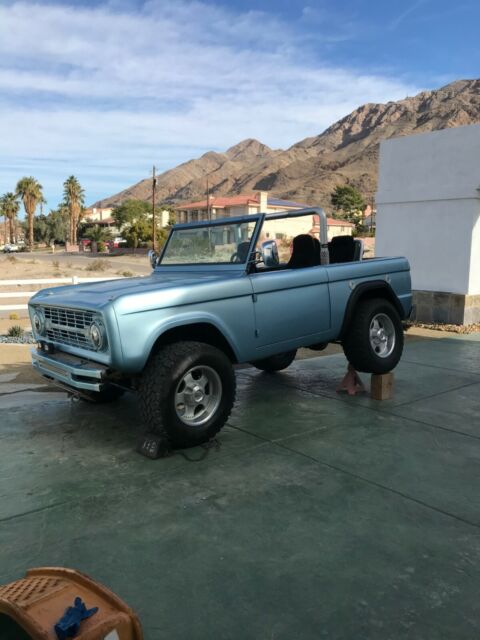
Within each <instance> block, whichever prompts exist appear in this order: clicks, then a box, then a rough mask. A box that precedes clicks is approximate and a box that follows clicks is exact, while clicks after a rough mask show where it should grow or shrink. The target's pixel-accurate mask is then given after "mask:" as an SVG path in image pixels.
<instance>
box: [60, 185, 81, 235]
mask: <svg viewBox="0 0 480 640" xmlns="http://www.w3.org/2000/svg"><path fill="white" fill-rule="evenodd" d="M63 198H64V203H65V206H66V207H67V208H68V212H69V216H70V233H69V240H70V242H71V243H72V244H76V242H77V230H78V223H79V222H80V218H81V212H82V207H83V203H84V200H85V191H84V190H83V189H82V187H81V185H80V182H79V181H78V180H77V178H76V177H75V176H70V177H69V178H67V179H66V180H65V182H64V183H63Z"/></svg>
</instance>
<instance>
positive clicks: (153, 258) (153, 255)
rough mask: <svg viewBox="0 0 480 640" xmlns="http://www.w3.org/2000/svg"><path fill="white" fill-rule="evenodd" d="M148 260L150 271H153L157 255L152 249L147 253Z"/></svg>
mask: <svg viewBox="0 0 480 640" xmlns="http://www.w3.org/2000/svg"><path fill="white" fill-rule="evenodd" d="M148 259H149V260H150V264H151V265H152V269H155V267H156V266H157V262H158V253H157V252H156V251H154V250H153V249H150V250H149V252H148Z"/></svg>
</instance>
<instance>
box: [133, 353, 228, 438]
mask: <svg viewBox="0 0 480 640" xmlns="http://www.w3.org/2000/svg"><path fill="white" fill-rule="evenodd" d="M138 391H139V400H140V408H141V411H142V416H143V418H144V420H145V422H146V423H147V425H148V426H149V428H150V430H151V431H154V432H155V433H158V434H160V435H162V436H163V437H164V438H165V440H166V441H167V442H168V443H169V444H170V445H171V446H172V447H194V446H196V445H199V444H202V443H203V442H206V441H208V440H210V439H211V438H212V437H213V436H214V435H215V434H216V433H218V431H220V429H221V428H222V427H223V425H224V424H225V422H226V421H227V419H228V416H229V415H230V412H231V410H232V407H233V403H234V402H235V374H234V371H233V367H232V364H231V362H230V360H229V359H228V357H227V356H226V355H225V354H224V353H223V351H220V350H219V349H217V348H215V347H212V346H211V345H209V344H204V343H202V342H189V341H181V342H175V343H173V344H168V345H165V346H164V347H163V348H161V349H160V351H158V352H157V353H156V354H155V355H153V356H152V357H151V358H150V361H149V362H148V364H147V366H146V368H145V370H144V372H143V373H142V377H141V380H140V384H139V388H138Z"/></svg>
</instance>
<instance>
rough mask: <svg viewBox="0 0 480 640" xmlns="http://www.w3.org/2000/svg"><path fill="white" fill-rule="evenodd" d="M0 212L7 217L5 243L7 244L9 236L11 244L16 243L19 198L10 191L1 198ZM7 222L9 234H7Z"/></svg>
mask: <svg viewBox="0 0 480 640" xmlns="http://www.w3.org/2000/svg"><path fill="white" fill-rule="evenodd" d="M0 210H1V212H2V215H3V216H4V217H5V243H6V242H7V236H10V242H11V243H13V242H15V227H16V224H15V222H16V218H17V215H18V212H19V210H20V204H19V202H18V200H17V196H16V195H15V194H14V193H12V192H11V191H9V192H8V193H5V194H4V195H3V196H2V197H1V198H0ZM7 220H8V227H9V233H7Z"/></svg>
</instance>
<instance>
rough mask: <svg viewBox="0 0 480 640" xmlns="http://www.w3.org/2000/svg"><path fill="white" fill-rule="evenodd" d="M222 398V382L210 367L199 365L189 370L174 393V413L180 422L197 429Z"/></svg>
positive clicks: (215, 408)
mask: <svg viewBox="0 0 480 640" xmlns="http://www.w3.org/2000/svg"><path fill="white" fill-rule="evenodd" d="M221 398H222V382H221V380H220V376H219V375H218V373H217V372H216V371H215V370H214V369H212V368H211V367H207V366H205V365H200V366H197V367H192V368H191V369H189V370H188V371H187V372H186V373H185V374H184V375H183V377H182V379H181V380H180V382H179V383H178V385H177V388H176V391H175V411H176V413H177V416H178V417H179V418H180V420H181V421H182V422H183V423H185V424H187V425H189V426H191V427H197V426H200V425H202V424H205V422H208V420H210V418H211V417H212V416H213V415H214V413H215V412H216V411H217V409H218V407H219V405H220V400H221Z"/></svg>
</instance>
